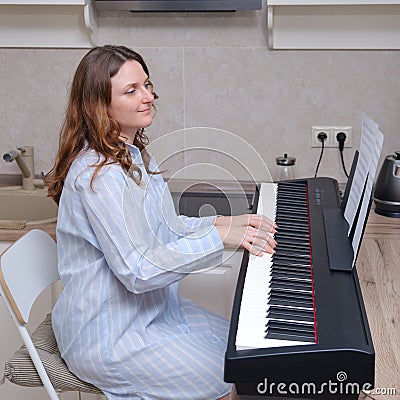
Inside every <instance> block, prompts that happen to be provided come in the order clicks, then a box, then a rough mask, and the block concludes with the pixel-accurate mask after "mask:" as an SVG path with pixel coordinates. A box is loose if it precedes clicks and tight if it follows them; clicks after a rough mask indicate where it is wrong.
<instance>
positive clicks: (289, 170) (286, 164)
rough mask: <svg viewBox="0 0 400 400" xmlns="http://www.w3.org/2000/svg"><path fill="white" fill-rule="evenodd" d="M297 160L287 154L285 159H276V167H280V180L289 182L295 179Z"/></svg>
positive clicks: (284, 156)
mask: <svg viewBox="0 0 400 400" xmlns="http://www.w3.org/2000/svg"><path fill="white" fill-rule="evenodd" d="M295 164H296V158H295V157H290V156H288V155H287V154H286V153H285V154H284V155H283V157H276V165H277V166H278V180H279V181H288V180H292V179H294V178H295Z"/></svg>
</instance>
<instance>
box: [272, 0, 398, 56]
mask: <svg viewBox="0 0 400 400" xmlns="http://www.w3.org/2000/svg"><path fill="white" fill-rule="evenodd" d="M267 20H268V24H267V25H268V46H269V48H270V49H399V48H400V0H267Z"/></svg>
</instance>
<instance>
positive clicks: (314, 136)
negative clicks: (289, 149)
mask: <svg viewBox="0 0 400 400" xmlns="http://www.w3.org/2000/svg"><path fill="white" fill-rule="evenodd" d="M322 132H325V133H326V135H327V138H326V140H325V142H324V146H325V147H329V146H328V143H331V140H332V138H331V136H332V127H330V126H313V127H312V129H311V147H321V146H322V143H321V141H320V140H319V139H318V135H319V134H320V133H322Z"/></svg>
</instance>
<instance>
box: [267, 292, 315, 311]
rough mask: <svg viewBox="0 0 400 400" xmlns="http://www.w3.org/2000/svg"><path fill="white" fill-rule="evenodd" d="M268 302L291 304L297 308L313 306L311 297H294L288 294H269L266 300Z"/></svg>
mask: <svg viewBox="0 0 400 400" xmlns="http://www.w3.org/2000/svg"><path fill="white" fill-rule="evenodd" d="M268 302H269V304H271V305H277V306H293V307H299V308H310V309H312V308H313V301H312V299H310V300H306V299H294V298H291V297H288V296H281V295H275V294H271V295H270V296H269V300H268Z"/></svg>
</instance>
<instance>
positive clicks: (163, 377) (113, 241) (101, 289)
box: [53, 146, 231, 400]
mask: <svg viewBox="0 0 400 400" xmlns="http://www.w3.org/2000/svg"><path fill="white" fill-rule="evenodd" d="M129 148H130V151H131V154H132V157H133V159H134V161H135V163H137V164H140V163H141V162H142V160H141V156H140V152H139V150H138V149H137V148H136V147H135V146H129ZM95 162H97V155H96V153H94V151H92V150H87V151H84V152H82V154H81V155H80V156H79V157H78V158H77V159H76V160H75V161H74V163H73V164H72V166H71V168H70V171H69V173H68V176H67V179H66V181H65V185H64V189H63V192H62V195H61V200H60V204H59V215H58V222H57V248H58V256H59V272H60V276H61V280H62V282H63V285H64V290H63V292H62V294H61V296H60V298H59V299H58V301H57V303H56V305H55V307H54V310H53V328H54V332H55V335H56V338H57V342H58V345H59V348H60V351H61V354H62V357H63V358H64V359H65V361H66V363H67V365H68V367H69V368H70V370H71V371H72V372H74V373H75V374H76V375H77V376H79V377H80V378H81V379H83V380H85V381H87V382H91V383H93V384H94V385H96V386H97V387H99V388H100V389H101V390H102V391H103V392H104V394H105V395H106V396H107V398H108V399H111V400H122V399H124V400H125V399H163V400H168V399H176V400H184V399H190V400H195V399H201V400H205V399H217V398H220V397H222V396H223V395H225V394H227V393H228V392H229V391H230V388H231V386H230V385H229V384H226V383H224V381H223V360H224V352H225V349H226V340H227V334H228V322H227V321H225V320H224V319H222V318H220V317H218V316H216V315H213V314H210V313H208V312H207V311H205V310H204V309H202V308H200V307H198V306H197V305H195V304H193V303H192V302H190V301H189V300H187V299H183V298H180V297H179V293H178V291H179V280H180V279H182V278H183V277H185V276H186V275H187V274H188V273H190V272H193V271H199V270H201V269H203V268H209V267H214V266H216V265H218V264H219V263H221V260H222V253H223V244H222V242H221V239H220V237H219V235H218V232H217V231H216V229H215V227H214V226H213V224H212V217H209V218H208V217H207V218H188V217H183V216H181V217H178V216H176V213H175V209H174V205H173V202H172V198H171V195H170V192H169V190H168V187H167V185H166V184H165V183H164V181H163V179H162V177H161V175H147V173H146V171H145V170H144V169H143V168H141V170H142V173H143V179H142V180H143V184H142V185H140V186H138V185H137V184H136V183H134V181H133V180H132V179H129V178H127V176H126V174H125V173H124V172H123V171H122V169H121V168H120V167H119V166H118V165H115V164H112V165H109V166H107V167H104V168H102V170H101V172H100V173H99V175H98V176H97V177H96V178H95V180H94V184H93V188H91V187H90V180H91V178H92V175H93V172H94V168H93V167H90V165H91V164H93V163H95ZM156 168H157V167H156V165H155V163H154V161H153V160H152V162H151V164H150V169H152V170H153V171H154V170H155V169H156Z"/></svg>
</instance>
